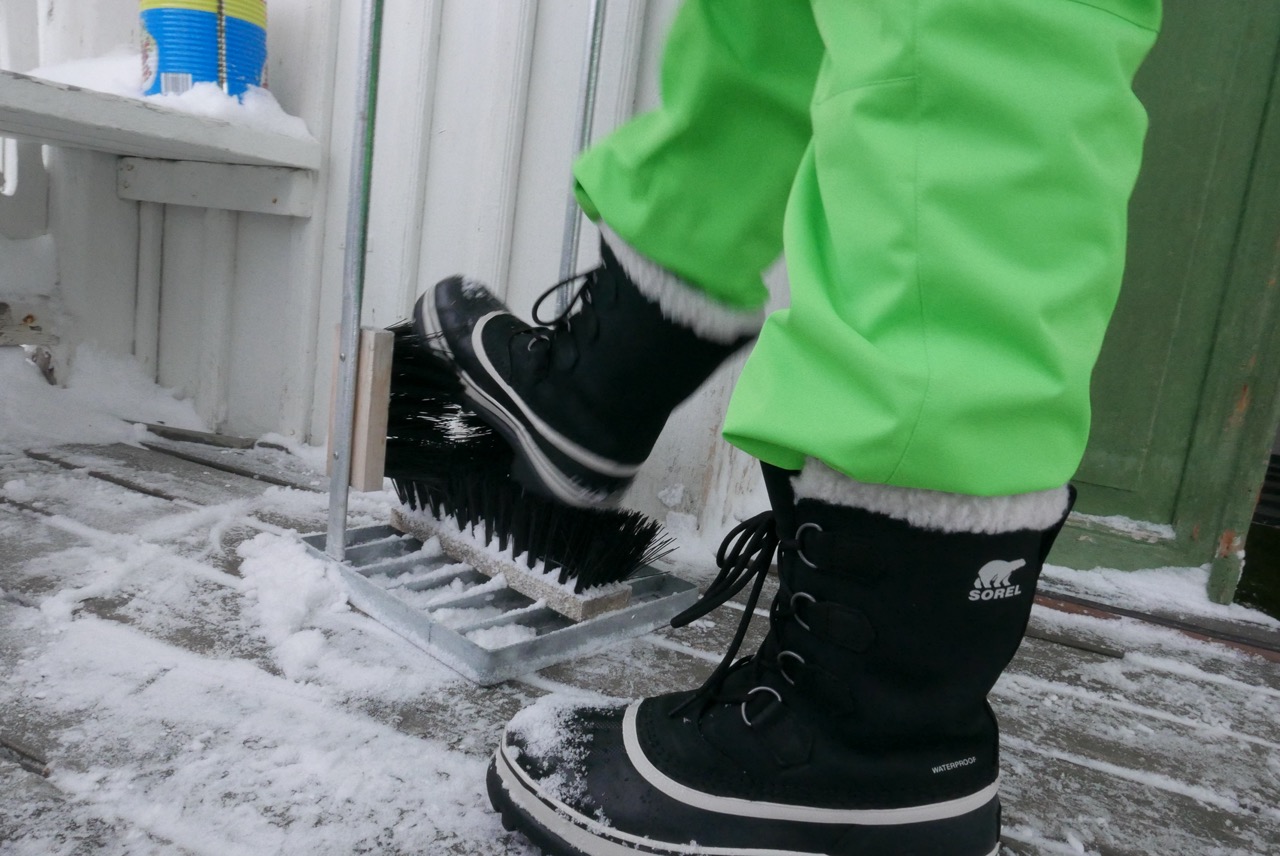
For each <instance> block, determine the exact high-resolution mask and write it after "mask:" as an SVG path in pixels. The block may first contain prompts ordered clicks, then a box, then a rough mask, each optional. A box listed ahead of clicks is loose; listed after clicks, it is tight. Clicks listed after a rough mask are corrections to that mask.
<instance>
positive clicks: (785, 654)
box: [775, 651, 805, 687]
mask: <svg viewBox="0 0 1280 856" xmlns="http://www.w3.org/2000/svg"><path fill="white" fill-rule="evenodd" d="M785 657H791V658H792V659H794V660H795V661H796V662H797V663H799V664H800V665H802V666H803V665H804V664H805V662H804V657H801V656H800V655H799V654H797V653H796V652H795V651H780V652H779V653H778V656H777V658H776V659H775V662H776V663H777V664H778V672H779V673H780V674H781V675H782V679H783V680H784V681H786V682H787V683H788V684H790V685H791V686H793V687H794V686H795V685H796V681H795V678H793V677H791V676H790V675H788V674H787V669H786V666H785V665H784V663H783V658H785Z"/></svg>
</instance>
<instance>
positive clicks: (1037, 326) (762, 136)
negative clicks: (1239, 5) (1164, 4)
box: [574, 0, 1160, 495]
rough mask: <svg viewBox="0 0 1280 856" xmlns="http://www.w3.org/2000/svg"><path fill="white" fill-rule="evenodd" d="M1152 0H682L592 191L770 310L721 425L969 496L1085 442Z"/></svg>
mask: <svg viewBox="0 0 1280 856" xmlns="http://www.w3.org/2000/svg"><path fill="white" fill-rule="evenodd" d="M1159 19H1160V4H1159V0H1087V2H1086V0H688V2H686V3H685V4H684V6H683V7H682V8H681V9H680V12H679V14H678V15H677V18H676V20H675V23H674V24H673V26H672V29H671V32H670V34H669V37H668V42H667V46H666V52H665V54H664V58H663V67H662V81H661V84H662V106H661V107H660V108H659V109H657V110H656V111H654V112H651V113H647V114H644V115H641V116H639V117H637V118H636V119H634V120H632V121H631V122H629V123H628V124H626V125H624V126H623V127H622V128H620V129H619V130H617V131H616V132H615V133H613V134H612V135H610V136H609V137H608V138H606V139H605V140H603V141H602V142H601V143H600V144H598V145H596V146H595V147H593V148H592V149H590V150H588V151H587V152H585V153H584V154H583V156H582V157H581V158H580V159H579V161H578V162H577V163H576V164H575V168H574V175H575V178H576V180H577V188H578V197H579V200H580V201H581V203H582V205H583V207H584V209H585V210H586V211H587V213H588V214H589V215H590V216H592V217H593V218H595V219H601V220H603V221H604V222H606V223H607V224H608V225H609V226H610V227H611V228H612V229H613V230H614V231H615V232H616V233H617V234H618V235H619V236H621V237H622V238H623V239H624V240H626V241H627V242H628V243H629V244H630V245H631V246H632V247H634V248H635V249H636V250H638V251H639V252H640V253H642V254H643V255H645V256H647V257H649V258H650V259H652V260H654V261H656V262H658V263H660V264H662V265H664V266H665V267H667V268H669V269H671V270H672V271H674V272H676V273H678V274H680V275H681V276H682V277H684V278H685V279H687V280H688V281H690V282H692V283H695V284H696V285H697V286H698V287H700V288H702V289H705V291H706V292H707V293H708V294H710V295H711V296H713V297H715V298H717V299H719V300H720V301H722V302H724V303H727V304H730V305H733V306H740V307H754V306H759V305H762V304H763V303H764V301H765V299H766V297H767V292H766V290H765V287H764V285H763V282H762V279H761V274H762V271H763V270H764V269H765V268H766V267H768V266H769V265H770V264H771V263H772V262H773V261H775V260H776V259H777V257H778V255H779V254H780V253H785V257H786V264H787V272H788V277H789V279H790V285H791V304H790V308H789V309H786V310H783V311H780V312H777V313H774V314H773V315H772V316H771V317H770V318H769V319H768V320H767V322H766V324H765V327H764V330H763V331H762V333H761V336H760V339H759V341H758V342H757V344H756V346H755V349H754V350H753V352H752V354H751V356H750V358H749V360H748V362H747V365H746V367H745V369H744V371H743V373H742V377H741V379H740V380H739V383H738V386H737V387H736V388H735V390H734V394H733V398H732V400H731V402H730V406H729V412H728V414H727V417H726V423H725V436H726V438H727V439H728V440H729V441H730V442H732V443H733V444H734V445H736V446H738V447H740V448H742V449H743V450H745V451H747V452H748V453H750V454H752V455H754V456H756V457H758V458H761V459H763V460H764V461H766V462H768V463H771V464H775V465H777V466H780V467H785V468H788V469H799V468H800V466H801V465H802V464H803V462H804V460H805V459H806V458H809V457H812V458H817V459H819V460H821V461H823V462H825V463H826V464H827V465H829V466H831V467H832V468H834V469H836V470H839V471H841V472H844V473H846V474H847V475H850V476H852V477H854V478H856V479H858V480H861V481H865V482H871V483H880V484H892V485H899V486H903V487H918V488H928V489H933V490H944V491H951V492H957V493H967V494H975V495H1004V494H1013V493H1022V492H1028V491H1034V490H1041V489H1046V488H1051V487H1057V486H1059V485H1062V484H1063V483H1064V482H1066V481H1067V480H1068V479H1069V478H1070V477H1071V476H1072V474H1073V473H1074V471H1075V469H1076V467H1077V466H1078V465H1079V462H1080V458H1081V456H1082V454H1083V451H1084V446H1085V441H1086V439H1087V436H1088V429H1089V377H1090V373H1091V371H1092V369H1093V365H1094V363H1095V361H1096V359H1097V355H1098V351H1099V348H1100V347H1101V343H1102V337H1103V333H1104V332H1105V330H1106V326H1107V323H1108V321H1109V319H1110V316H1111V312H1112V310H1113V308H1114V305H1115V300H1116V296H1117V292H1118V289H1119V285H1120V279H1121V274H1122V270H1123V265H1124V255H1125V237H1126V213H1127V206H1128V199H1129V195H1130V193H1131V191H1132V188H1133V184H1134V181H1135V178H1136V175H1137V171H1138V165H1139V161H1140V157H1141V148H1142V141H1143V136H1144V133H1145V131H1146V115H1145V113H1144V111H1143V109H1142V106H1141V105H1140V104H1139V103H1138V101H1137V99H1136V98H1135V97H1134V95H1133V92H1132V81H1133V75H1134V72H1135V71H1136V69H1137V67H1138V65H1139V64H1140V63H1141V61H1142V59H1143V58H1144V56H1145V55H1146V53H1147V51H1148V50H1149V49H1150V47H1151V44H1152V42H1153V40H1154V38H1155V32H1156V29H1157V27H1158V25H1159Z"/></svg>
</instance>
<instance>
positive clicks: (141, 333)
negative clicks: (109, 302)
mask: <svg viewBox="0 0 1280 856" xmlns="http://www.w3.org/2000/svg"><path fill="white" fill-rule="evenodd" d="M163 253H164V206H163V205H159V204H157V203H154V202H144V203H142V204H141V205H139V206H138V290H137V300H136V308H135V310H134V320H133V354H134V356H135V357H137V358H138V362H139V363H140V364H141V365H142V368H143V370H144V371H145V372H146V373H147V374H148V375H150V376H151V377H152V378H153V379H154V378H155V377H156V372H157V367H156V366H157V361H158V360H159V357H160V287H161V282H162V277H163V271H162V263H163Z"/></svg>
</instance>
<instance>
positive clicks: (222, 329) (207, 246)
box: [191, 209, 237, 431]
mask: <svg viewBox="0 0 1280 856" xmlns="http://www.w3.org/2000/svg"><path fill="white" fill-rule="evenodd" d="M236 217H237V215H236V214H233V213H232V212H230V211H219V210H216V209H205V210H204V212H203V216H202V217H201V228H202V230H203V235H204V248H203V249H204V252H203V254H202V255H203V258H202V265H201V268H200V272H201V276H202V279H203V280H204V281H203V282H202V283H201V288H200V326H199V328H198V329H197V330H196V335H195V337H193V339H192V340H191V341H192V342H193V343H194V344H195V345H196V346H197V347H198V348H199V349H200V350H199V353H200V364H199V366H198V368H197V372H196V388H195V406H196V412H197V413H198V414H199V415H200V416H201V418H203V419H204V421H205V423H206V424H207V425H209V426H210V427H211V428H213V430H215V431H221V430H223V429H224V428H225V427H226V421H227V412H228V408H229V399H228V394H227V391H228V379H229V377H230V373H231V359H230V357H231V314H232V303H233V297H234V293H235V283H236Z"/></svg>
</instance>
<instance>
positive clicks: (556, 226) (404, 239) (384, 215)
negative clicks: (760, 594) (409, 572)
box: [0, 0, 762, 536]
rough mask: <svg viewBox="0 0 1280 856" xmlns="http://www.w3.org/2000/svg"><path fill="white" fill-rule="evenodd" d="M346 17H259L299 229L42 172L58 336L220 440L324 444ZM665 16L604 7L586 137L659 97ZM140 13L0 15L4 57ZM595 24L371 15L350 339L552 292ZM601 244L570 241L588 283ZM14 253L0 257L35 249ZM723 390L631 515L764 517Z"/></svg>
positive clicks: (305, 1) (113, 3) (90, 44)
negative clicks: (442, 305) (108, 353)
mask: <svg viewBox="0 0 1280 856" xmlns="http://www.w3.org/2000/svg"><path fill="white" fill-rule="evenodd" d="M359 5H360V4H359V2H358V0H270V2H269V14H270V25H269V54H270V60H269V85H270V89H271V91H272V92H273V94H274V95H275V96H276V98H277V99H278V100H279V101H280V103H281V104H282V106H283V107H284V108H285V109H286V110H287V111H288V112H290V113H292V114H294V115H297V116H300V117H302V118H303V119H304V120H305V121H306V123H307V126H308V128H309V129H310V131H311V133H312V134H313V135H314V136H315V137H316V138H317V139H318V140H319V141H320V142H321V144H322V146H323V149H324V151H325V154H326V157H325V162H324V165H323V167H322V169H321V170H320V173H319V176H318V181H317V185H316V198H315V205H314V213H313V214H312V216H310V217H305V218H304V217H288V216H278V215H268V214H249V213H236V212H233V211H224V210H216V209H205V208H195V207H188V206H179V205H160V204H157V203H153V202H144V203H138V202H132V201H127V200H123V199H120V198H119V197H118V196H117V193H116V179H115V172H116V158H115V157H114V156H110V155H105V154H99V153H94V152H86V151H77V150H62V149H58V148H55V147H51V148H49V149H48V154H47V155H46V158H45V161H46V163H47V167H48V182H49V192H48V199H49V206H48V218H47V224H45V223H38V225H39V226H40V227H41V228H39V229H36V230H35V231H37V232H47V233H48V235H50V236H52V241H53V243H54V245H55V248H56V249H55V256H56V285H54V287H53V288H52V289H51V290H52V292H53V293H52V295H51V296H52V299H53V301H54V302H55V303H56V304H57V305H58V307H59V308H60V310H61V312H62V315H61V316H60V329H59V333H61V334H63V335H64V336H66V337H67V338H68V339H69V340H70V341H73V342H75V341H78V342H83V341H95V342H97V343H99V344H100V345H102V346H104V347H107V348H109V349H111V350H113V351H117V352H122V353H133V354H135V355H136V356H137V358H138V359H139V360H140V361H141V362H143V363H144V364H145V365H147V366H148V367H149V368H150V370H152V371H153V372H154V373H155V376H156V377H157V379H158V380H159V382H160V383H161V384H162V385H164V386H167V387H172V388H176V389H177V390H179V391H180V392H181V393H183V394H185V395H188V396H191V397H193V398H194V400H195V402H196V406H197V409H198V410H199V412H200V413H201V414H202V415H203V416H204V417H205V418H206V419H208V420H209V422H210V424H211V426H213V427H215V428H217V429H218V430H222V431H227V432H230V433H238V434H245V435H251V436H254V435H260V434H263V433H266V432H278V433H282V434H285V435H288V436H293V437H296V438H299V439H304V440H310V441H312V442H319V441H321V440H322V439H323V436H324V433H325V431H326V430H327V420H328V404H329V386H330V370H329V366H330V359H331V354H330V349H331V346H332V339H333V336H332V330H333V328H334V326H335V325H336V323H337V320H338V312H339V309H340V302H341V300H340V297H341V289H342V268H343V252H344V247H343V239H344V231H345V217H346V196H347V187H348V183H349V179H350V176H349V169H350V163H349V149H350V143H351V139H352V121H353V105H354V103H355V101H354V99H355V93H354V92H352V81H353V80H354V78H355V67H354V64H355V61H356V54H357V37H358V32H357V31H358V18H359ZM675 7H676V0H648V2H646V0H609V2H608V3H607V17H606V33H605V45H604V51H603V64H602V68H601V76H600V83H599V90H598V91H599V96H598V101H597V107H596V122H595V128H594V129H593V132H594V133H595V135H596V136H600V135H602V134H604V133H606V132H607V131H608V129H610V128H612V127H613V126H615V125H616V124H618V123H620V122H621V121H623V120H625V118H626V117H628V116H630V115H631V114H632V113H633V112H635V111H636V110H638V109H644V108H645V107H647V106H649V105H652V104H653V103H655V101H656V97H657V96H656V81H657V65H658V56H659V53H660V48H661V43H662V39H663V35H664V33H665V30H666V27H667V25H668V23H669V21H670V18H671V15H672V14H673V13H674V9H675ZM136 9H137V4H136V2H134V0H3V3H0V27H4V28H7V29H9V30H10V31H16V30H18V29H20V28H28V29H29V28H32V27H34V28H35V29H36V30H37V31H38V41H37V42H35V44H38V53H37V52H36V51H34V50H31V49H25V50H24V49H23V48H21V47H17V48H15V47H13V46H12V45H10V47H8V48H7V51H8V52H7V53H0V64H2V65H3V66H4V67H5V68H10V69H14V70H18V71H24V70H26V69H28V68H30V67H32V66H35V65H38V64H39V65H47V64H51V63H57V62H63V61H66V60H70V59H76V58H82V57H91V56H97V55H101V54H103V53H105V52H107V51H109V50H110V49H112V48H113V47H115V46H117V45H121V44H135V43H136V41H137V24H136ZM587 13H588V2H587V0H541V2H539V0H386V11H385V15H386V19H385V26H384V36H383V47H382V52H383V57H382V67H381V94H380V99H379V104H378V122H377V128H376V135H375V147H376V148H375V159H374V181H373V193H372V204H371V213H370V216H371V224H370V237H369V255H368V269H367V281H366V290H365V311H364V323H366V324H371V325H377V326H386V325H388V324H391V323H393V322H395V321H396V320H399V319H400V318H403V317H406V315H407V313H408V312H409V310H410V308H411V306H412V303H413V301H414V300H415V299H416V297H417V295H418V293H419V292H420V291H421V290H422V289H423V288H424V287H425V286H426V285H427V284H429V283H431V282H434V281H435V280H437V279H439V278H441V277H444V276H447V275H450V274H453V273H459V272H466V273H469V274H471V275H474V276H478V277H480V278H483V279H485V280H487V281H488V282H490V283H491V284H492V285H493V286H494V287H495V289H496V290H497V291H498V292H500V293H502V294H504V295H505V296H506V298H507V299H508V301H509V302H510V303H511V305H512V307H513V308H514V309H515V310H516V311H518V312H527V310H528V308H529V306H530V305H531V304H532V302H533V300H534V299H535V298H536V297H537V295H538V294H539V293H540V292H541V291H542V290H543V289H544V288H546V287H547V286H548V285H550V284H551V283H552V282H554V281H555V280H556V279H557V278H558V272H559V265H560V252H561V232H562V228H563V218H564V211H565V206H566V202H567V200H568V194H569V165H570V161H571V155H572V146H573V131H574V124H575V120H576V115H577V110H578V99H579V79H580V74H581V70H582V65H583V58H584V50H585V39H586V29H587ZM10 41H13V40H10ZM4 42H5V39H2V38H0V44H3V43H4ZM3 203H4V200H2V199H0V233H2V232H3V228H4V225H5V222H6V220H5V216H4V212H5V209H6V206H5V205H4V204H3ZM8 208H9V210H10V212H12V211H14V210H15V206H14V205H9V206H8ZM25 209H26V210H33V209H31V206H30V205H28V206H25ZM36 214H38V212H34V213H33V214H32V216H31V217H29V218H28V220H29V222H38V220H39V218H38V217H37V216H36ZM28 231H31V230H30V229H29V230H28ZM595 241H596V237H595V234H594V231H593V230H592V229H591V228H590V227H587V228H584V232H583V240H582V251H581V254H580V261H581V265H580V267H587V266H590V265H591V264H593V263H594V261H595V258H596V248H595ZM24 246H26V245H25V244H15V243H13V242H8V243H6V244H5V245H4V247H5V251H6V253H8V254H9V255H11V256H12V255H13V254H14V253H18V252H31V253H33V254H34V253H37V252H39V250H38V248H36V247H30V248H28V249H27V250H24V249H23V247H24ZM15 247H16V248H17V249H15ZM45 255H46V256H47V255H48V252H47V250H46V251H45ZM45 267H46V268H47V267H48V265H46V266H45ZM0 270H2V268H0ZM0 293H3V285H2V284H0ZM69 357H71V358H73V357H74V354H73V353H71V354H69ZM735 373H736V372H735V370H733V369H729V370H726V371H725V372H723V373H722V375H721V376H718V378H717V380H716V382H714V383H712V384H710V385H709V386H708V388H707V389H706V390H705V391H704V392H703V394H701V395H700V396H699V397H698V398H697V399H696V400H695V401H693V402H691V403H690V404H689V405H687V406H686V407H685V408H683V409H682V410H681V411H680V412H679V413H678V414H677V417H676V418H675V419H673V421H672V424H671V426H669V428H668V431H667V432H666V433H665V434H664V436H663V438H662V440H661V441H660V444H659V448H658V450H657V454H655V456H654V459H653V462H652V463H651V464H650V465H649V466H648V467H646V470H645V472H644V473H643V474H642V477H641V478H640V479H639V480H638V483H637V485H636V487H635V489H634V490H633V492H632V496H631V497H630V504H632V505H634V506H636V507H640V508H641V509H643V510H646V511H649V512H650V513H657V514H660V515H665V514H666V513H667V512H668V511H675V512H677V514H684V515H687V516H686V517H683V518H682V517H674V518H672V520H673V522H676V523H677V524H678V523H679V522H680V521H681V520H686V521H688V522H689V523H690V525H692V524H693V523H694V522H695V521H701V523H702V525H703V526H704V528H706V529H707V530H708V536H710V535H713V534H715V533H716V532H718V530H719V529H720V527H721V525H722V523H723V522H724V520H725V519H727V518H728V517H731V516H735V515H739V514H742V513H746V512H750V511H754V510H756V509H757V508H758V507H760V506H761V505H762V500H761V498H760V495H759V493H758V489H757V480H756V476H755V474H754V469H753V466H752V465H751V464H750V462H748V461H746V460H745V459H744V458H743V457H742V456H737V455H734V454H730V453H729V452H728V450H727V447H726V446H725V445H724V443H723V442H722V441H721V440H720V439H719V436H718V428H719V421H720V415H721V413H722V412H723V406H724V403H725V401H726V400H727V390H728V388H729V386H730V385H731V382H732V377H733V376H734V374H735ZM676 485H683V487H684V491H683V498H680V499H678V500H677V498H676V497H677V495H678V494H679V493H680V491H678V490H676V491H673V490H669V488H672V487H673V486H676ZM659 493H662V495H663V496H664V497H665V499H666V502H665V504H664V503H663V502H661V501H660V500H659V499H658V494H659Z"/></svg>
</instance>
